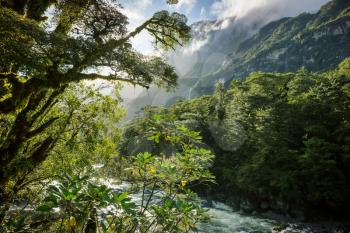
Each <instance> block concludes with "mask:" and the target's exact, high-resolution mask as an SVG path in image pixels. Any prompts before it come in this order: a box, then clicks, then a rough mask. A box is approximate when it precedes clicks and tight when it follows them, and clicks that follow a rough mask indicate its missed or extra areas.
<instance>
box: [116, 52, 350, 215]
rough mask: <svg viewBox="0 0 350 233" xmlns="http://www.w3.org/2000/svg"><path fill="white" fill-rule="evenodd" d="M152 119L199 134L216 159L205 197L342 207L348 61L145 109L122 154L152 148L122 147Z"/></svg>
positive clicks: (291, 208)
mask: <svg viewBox="0 0 350 233" xmlns="http://www.w3.org/2000/svg"><path fill="white" fill-rule="evenodd" d="M154 114H161V115H171V116H173V117H174V118H176V120H177V121H178V122H179V123H182V124H186V125H187V126H188V127H189V128H191V129H193V130H196V131H199V132H200V133H201V135H202V136H203V139H204V143H205V145H204V146H203V147H205V148H210V149H211V150H213V151H214V152H215V154H216V157H215V161H214V165H213V167H212V171H213V173H214V175H215V176H216V181H217V183H218V184H217V185H214V186H212V192H214V193H216V194H219V195H218V196H220V195H221V196H222V195H224V197H225V198H226V199H227V198H229V197H230V196H239V195H241V196H244V197H246V198H247V199H248V200H250V201H252V202H253V203H254V204H255V205H256V206H255V208H256V209H258V208H262V209H264V210H267V209H272V210H276V211H280V212H284V213H291V214H297V213H298V211H306V212H313V211H314V210H315V211H317V212H318V213H321V212H320V211H330V212H333V213H334V212H338V213H340V212H341V211H345V210H346V209H347V208H348V207H349V206H348V204H349V198H350V183H349V182H350V173H349V171H350V157H349V149H350V147H349V145H350V141H349V135H350V124H349V122H350V118H349V117H350V60H349V59H346V60H344V61H343V62H342V63H341V64H340V65H339V68H337V69H336V70H334V71H328V72H324V73H313V72H309V71H307V70H306V69H301V70H299V71H297V72H295V73H262V72H257V73H253V74H251V75H250V76H249V77H247V78H246V79H245V81H233V82H232V83H231V85H230V87H229V88H228V89H227V90H226V89H225V88H224V87H223V84H222V83H218V84H217V86H216V91H215V93H214V94H213V95H210V96H203V97H199V98H197V99H193V100H190V101H180V102H178V103H176V104H175V105H173V106H171V107H169V108H165V109H163V108H155V107H153V108H146V109H145V114H144V115H143V116H142V117H139V118H136V119H135V120H133V121H132V122H131V123H130V125H129V126H128V127H127V129H126V131H125V133H124V136H123V143H122V144H121V150H122V151H123V152H126V153H127V152H129V154H133V153H137V152H140V151H144V150H147V151H148V150H154V149H155V148H154V147H153V146H152V144H149V143H144V144H142V143H138V145H141V146H139V148H137V150H134V151H132V150H130V149H129V148H133V149H135V145H132V146H130V143H131V144H132V143H133V142H135V141H137V142H142V141H144V137H143V135H142V132H143V130H144V128H145V127H146V126H147V121H148V118H149V117H151V116H153V115H154ZM157 150H159V148H157ZM163 150H166V148H163ZM233 201H234V199H233ZM232 204H235V203H232ZM236 204H237V203H236ZM238 204H239V203H238ZM241 204H242V203H241ZM330 212H328V213H330ZM324 213H325V212H324Z"/></svg>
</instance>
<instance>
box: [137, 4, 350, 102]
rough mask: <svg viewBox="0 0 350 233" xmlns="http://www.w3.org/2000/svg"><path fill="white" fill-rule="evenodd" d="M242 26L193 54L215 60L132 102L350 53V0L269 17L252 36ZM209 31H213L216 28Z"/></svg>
mask: <svg viewBox="0 0 350 233" xmlns="http://www.w3.org/2000/svg"><path fill="white" fill-rule="evenodd" d="M212 23H213V24H214V22H212ZM230 23H232V22H230ZM197 27H198V25H197ZM246 30H247V31H249V30H250V29H249V28H248V29H246ZM241 31H242V28H241V29H240V30H232V31H231V33H232V34H230V35H226V36H228V37H230V38H231V39H228V40H225V41H229V42H231V44H230V43H226V44H225V43H223V44H221V43H220V42H221V41H220V39H222V38H219V39H218V40H215V43H218V45H217V46H215V43H211V45H210V47H209V48H204V51H205V52H204V53H203V54H202V55H201V56H197V57H208V56H212V57H213V59H212V60H214V61H217V63H216V64H215V65H216V66H212V67H210V65H208V64H207V63H205V64H204V63H202V62H197V63H195V64H194V65H193V66H190V68H188V71H186V73H185V74H181V75H180V76H181V79H180V80H179V87H178V90H177V91H176V92H174V93H169V94H168V93H165V92H162V91H159V90H156V89H155V90H151V91H150V92H149V93H148V95H146V94H143V95H141V96H140V98H137V99H136V100H135V101H133V103H131V106H132V108H133V109H137V108H139V107H142V106H144V105H146V104H153V105H170V104H172V103H174V102H175V101H176V100H178V99H187V98H193V97H196V96H201V95H203V94H209V93H212V91H213V89H214V86H215V84H216V83H217V82H218V81H220V80H222V81H224V82H225V84H226V85H229V83H230V81H231V80H233V79H243V78H245V77H246V76H248V75H249V74H250V73H251V72H254V71H264V72H289V71H296V70H298V69H300V68H301V67H303V66H304V67H306V68H307V69H308V70H310V71H324V70H329V69H333V68H335V67H336V65H337V64H338V63H339V62H340V61H342V60H343V59H344V58H345V57H349V56H350V1H349V0H333V1H330V2H329V3H327V4H326V5H324V6H322V7H321V9H320V10H319V11H318V12H317V13H315V14H309V13H303V14H301V15H299V16H297V17H291V18H282V19H280V20H277V21H274V22H271V23H269V24H267V25H266V26H264V27H262V28H261V29H260V30H259V31H258V32H256V33H255V34H254V35H252V36H251V37H250V38H247V35H245V36H242V37H239V36H237V34H239V33H240V32H241ZM211 33H212V34H213V36H215V31H213V32H211ZM248 35H249V34H248ZM237 38H239V39H237ZM217 48H220V49H217ZM217 51H218V53H220V54H223V53H225V52H226V54H225V55H224V56H221V58H223V59H219V58H216V57H215V53H216V52H217ZM197 57H196V58H197ZM189 60H191V59H189ZM192 60H193V57H192ZM187 62H188V61H186V62H185V63H187ZM218 63H219V65H218ZM203 66H204V68H205V69H203ZM136 105H138V106H137V107H136Z"/></svg>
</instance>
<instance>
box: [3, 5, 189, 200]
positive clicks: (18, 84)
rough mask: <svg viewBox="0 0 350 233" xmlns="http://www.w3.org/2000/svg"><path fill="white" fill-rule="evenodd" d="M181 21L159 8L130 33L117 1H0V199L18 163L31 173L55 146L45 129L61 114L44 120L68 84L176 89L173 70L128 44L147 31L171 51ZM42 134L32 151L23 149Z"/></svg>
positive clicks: (180, 36) (185, 32) (181, 36)
mask: <svg viewBox="0 0 350 233" xmlns="http://www.w3.org/2000/svg"><path fill="white" fill-rule="evenodd" d="M169 3H170V4H173V3H175V2H173V1H172V2H169ZM186 21H187V19H186V17H185V16H184V15H181V14H178V13H169V12H167V11H161V12H157V13H155V14H154V15H153V17H151V18H150V19H148V20H147V21H145V22H144V23H143V24H142V25H140V26H139V27H137V28H135V29H134V30H133V31H130V32H128V30H127V24H128V18H127V16H126V15H124V14H123V13H122V6H121V5H120V4H119V3H118V1H115V0H57V1H54V0H40V1H36V0H28V1H17V0H1V1H0V119H1V120H2V126H4V127H2V128H1V131H0V135H1V140H0V200H2V201H6V200H7V199H8V198H9V197H8V193H6V190H5V187H6V186H7V185H8V183H9V181H10V180H11V179H13V178H14V177H16V176H18V172H17V171H18V169H15V168H14V166H16V164H17V162H18V159H19V158H21V159H20V161H19V162H24V160H25V161H30V162H31V165H30V166H32V167H34V168H35V167H36V166H37V165H39V164H40V163H41V162H42V161H44V160H45V158H46V157H47V155H48V153H49V151H50V150H52V148H53V147H54V146H55V143H56V141H57V137H56V135H53V133H50V131H49V129H50V127H51V126H52V125H53V124H54V123H55V122H56V121H57V120H58V119H59V116H58V117H52V118H49V119H47V120H46V121H45V122H42V121H41V119H42V116H45V115H46V114H47V112H48V111H49V110H50V109H51V108H52V107H53V106H54V105H55V104H57V100H58V99H59V98H60V95H61V94H62V93H63V92H64V91H65V90H66V88H67V87H68V86H69V85H70V84H71V83H77V82H79V81H81V80H95V79H103V80H108V81H116V82H127V83H131V84H134V85H140V86H143V87H146V88H147V87H149V86H150V85H151V84H152V83H153V84H156V85H158V86H161V87H166V88H172V87H174V86H175V85H176V80H177V75H176V73H175V71H174V68H173V67H171V66H169V65H167V64H166V63H165V62H164V61H163V59H162V58H159V57H146V56H144V55H142V54H140V53H138V52H137V51H136V50H134V49H133V48H132V45H131V42H130V39H131V38H132V37H135V36H136V35H138V34H139V33H140V32H141V31H148V32H149V33H150V34H151V35H152V36H153V38H154V40H155V45H156V46H158V47H160V48H162V49H171V48H172V49H174V48H175V46H177V45H182V44H183V43H185V42H187V41H188V40H189V37H190V36H189V30H190V28H189V27H188V26H187V25H186ZM101 69H103V70H108V71H109V72H108V74H107V75H102V74H101V73H100V72H98V70H101ZM39 135H41V136H42V137H40V140H39V141H38V140H37V141H36V143H35V146H33V150H31V151H30V152H28V151H26V152H23V147H24V145H26V143H27V142H28V141H30V140H34V139H35V138H37V137H38V136H39ZM23 153H25V154H23ZM21 160H23V161H21ZM15 161H16V162H15ZM9 171H11V172H9Z"/></svg>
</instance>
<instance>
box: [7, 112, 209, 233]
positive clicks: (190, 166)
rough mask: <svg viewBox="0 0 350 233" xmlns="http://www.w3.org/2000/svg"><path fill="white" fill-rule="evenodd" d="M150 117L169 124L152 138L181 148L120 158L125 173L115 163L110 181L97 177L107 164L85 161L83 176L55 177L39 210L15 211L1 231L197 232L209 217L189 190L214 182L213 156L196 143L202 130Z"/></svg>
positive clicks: (154, 131)
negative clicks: (90, 165)
mask: <svg viewBox="0 0 350 233" xmlns="http://www.w3.org/2000/svg"><path fill="white" fill-rule="evenodd" d="M151 121H152V122H150V123H152V124H153V125H164V122H168V123H170V124H169V125H168V126H167V127H166V128H162V130H161V131H159V130H158V129H155V128H152V127H149V130H148V131H145V133H146V134H147V135H148V140H150V141H152V142H154V143H155V144H156V145H160V141H163V140H166V141H167V142H168V144H169V145H172V146H174V148H177V149H176V150H173V151H172V153H170V154H167V155H165V154H164V153H159V154H151V153H148V152H145V153H139V154H137V156H135V157H126V158H122V157H117V158H116V159H117V161H116V162H118V163H120V162H121V161H120V160H124V162H123V164H124V166H125V167H124V168H123V171H121V172H120V171H118V170H117V169H116V168H117V167H114V166H112V167H110V169H114V175H113V176H112V179H111V180H110V181H111V182H109V181H108V180H109V179H108V178H109V177H108V176H106V175H104V176H101V178H100V179H99V178H98V177H99V176H98V172H99V170H100V169H103V168H104V166H103V165H99V166H98V167H99V168H95V169H90V170H88V166H87V165H84V170H81V171H80V172H79V174H80V175H61V176H56V177H55V180H54V181H53V182H50V183H49V184H47V185H46V186H45V187H44V188H43V190H46V193H44V194H41V193H40V194H38V193H37V194H36V195H37V200H36V201H33V202H31V203H30V204H31V205H33V206H35V209H33V210H31V211H29V213H27V214H24V213H23V209H18V210H17V211H12V212H11V213H10V215H11V218H9V219H7V221H6V222H5V224H4V226H3V228H2V230H5V231H10V232H11V231H16V232H26V231H29V230H37V231H38V230H39V231H40V232H53V231H55V232H56V231H58V232H106V233H109V232H120V233H123V232H125V233H126V232H128V233H131V232H143V233H146V232H190V231H191V232H192V231H196V228H197V223H198V221H202V220H204V219H205V218H206V214H205V213H206V211H205V210H204V209H202V208H201V202H200V200H199V199H198V197H197V195H196V194H195V193H193V192H192V191H191V189H190V188H191V187H192V186H193V185H195V184H196V183H198V182H212V181H213V176H212V175H211V174H210V172H209V167H210V166H211V163H212V158H213V155H212V154H211V152H210V151H208V150H205V149H201V148H199V147H198V146H197V145H198V144H200V140H201V138H200V137H199V136H198V133H197V132H193V131H190V130H188V129H187V128H186V127H185V126H183V125H180V124H175V122H174V121H172V119H171V118H169V117H165V118H164V117H163V116H154V118H152V120H151ZM77 144H78V143H77ZM97 144H98V143H95V144H94V145H95V146H96V145H97ZM114 149H115V148H114ZM101 161H108V160H107V159H102V160H101V159H100V160H99V162H101ZM78 171H79V170H78ZM74 172H75V173H76V172H77V170H74ZM116 174H118V176H116ZM117 178H118V179H119V180H117ZM125 180H127V183H125ZM115 182H123V183H121V184H119V186H120V187H123V186H124V188H119V186H118V185H116V184H115Z"/></svg>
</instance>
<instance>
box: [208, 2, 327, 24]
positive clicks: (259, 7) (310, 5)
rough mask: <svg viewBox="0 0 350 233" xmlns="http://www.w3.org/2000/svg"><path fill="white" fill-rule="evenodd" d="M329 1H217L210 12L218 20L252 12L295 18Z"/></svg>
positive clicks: (275, 16)
mask: <svg viewBox="0 0 350 233" xmlns="http://www.w3.org/2000/svg"><path fill="white" fill-rule="evenodd" d="M328 1H329V0H307V1H305V0H219V1H216V2H215V3H214V4H213V5H212V7H211V12H212V13H213V14H214V15H215V16H217V17H218V18H226V17H232V16H234V17H238V18H239V17H244V16H246V15H247V14H249V13H250V12H252V11H259V12H265V13H269V14H271V15H267V16H266V17H270V18H272V20H274V19H278V18H280V17H286V16H296V15H298V14H300V13H302V12H305V11H308V12H314V11H316V10H318V9H319V8H320V6H321V5H323V4H325V3H326V2H328Z"/></svg>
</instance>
